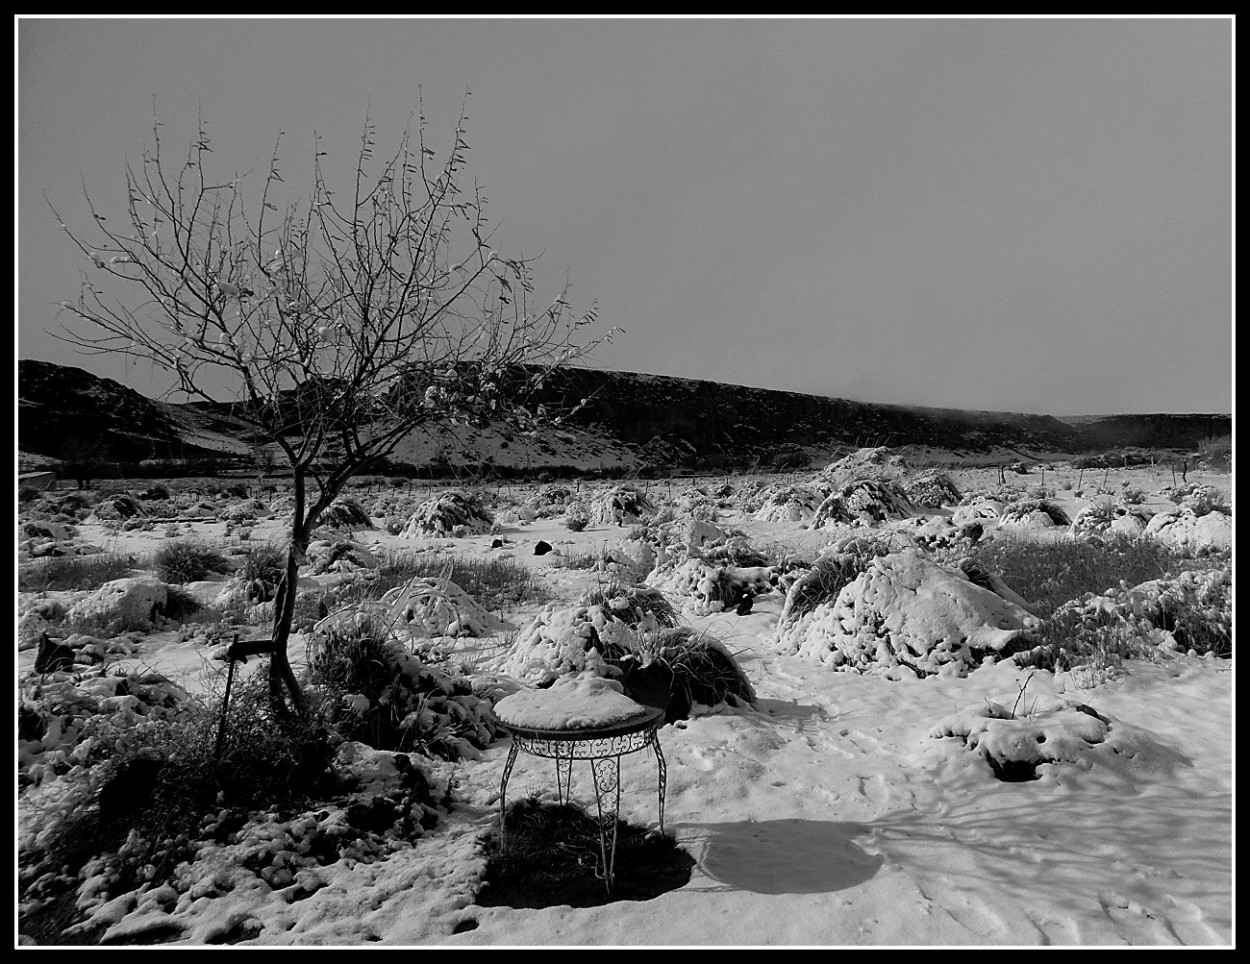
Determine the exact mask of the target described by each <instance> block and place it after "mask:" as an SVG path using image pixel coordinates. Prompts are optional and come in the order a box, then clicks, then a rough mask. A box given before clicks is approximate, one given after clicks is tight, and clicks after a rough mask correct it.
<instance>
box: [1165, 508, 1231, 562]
mask: <svg viewBox="0 0 1250 964" xmlns="http://www.w3.org/2000/svg"><path fill="white" fill-rule="evenodd" d="M1143 534H1144V535H1146V536H1148V537H1149V538H1151V539H1158V540H1159V541H1160V542H1162V543H1163V544H1164V545H1168V546H1171V547H1172V548H1174V549H1183V550H1188V551H1189V552H1209V551H1211V550H1219V549H1228V548H1229V547H1231V546H1232V544H1233V520H1232V517H1231V516H1229V515H1226V514H1225V513H1223V512H1221V511H1219V510H1218V509H1213V510H1212V511H1210V512H1207V513H1206V514H1205V515H1197V514H1196V513H1195V512H1194V510H1193V509H1191V508H1189V507H1188V506H1180V507H1178V508H1176V509H1168V510H1166V511H1164V512H1160V513H1159V514H1158V515H1156V516H1155V517H1154V518H1152V519H1151V520H1150V522H1149V523H1148V524H1147V526H1146V528H1145V530H1144V531H1143Z"/></svg>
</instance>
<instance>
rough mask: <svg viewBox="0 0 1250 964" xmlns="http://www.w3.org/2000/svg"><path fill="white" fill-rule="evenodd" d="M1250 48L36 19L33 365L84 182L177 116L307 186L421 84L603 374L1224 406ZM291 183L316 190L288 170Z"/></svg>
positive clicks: (30, 42)
mask: <svg viewBox="0 0 1250 964" xmlns="http://www.w3.org/2000/svg"><path fill="white" fill-rule="evenodd" d="M1232 31H1233V24H1232V21H1231V20H1230V19H1228V18H1218V19H1158V20H1093V19H1089V20H1086V19H1074V20H1059V19H1055V20H1051V19H1040V20H982V19H965V20H926V19H880V20H843V19H823V20H786V19H751V20H724V19H712V20H657V19H645V20H618V19H611V20H608V19H589V20H551V19H534V20H493V19H483V20H438V19H399V20H389V19H386V20H352V19H348V20H256V21H244V20H239V19H222V20H186V19H169V20H126V19H115V20H69V19H47V20H39V19H22V20H20V21H18V22H17V24H16V33H17V55H18V69H17V109H18V120H17V125H16V127H17V136H18V145H17V151H16V154H17V163H18V176H17V184H16V186H15V187H16V195H17V198H16V199H17V204H18V213H17V219H16V226H15V227H16V230H15V233H16V241H17V250H18V252H19V255H18V257H17V259H16V265H15V268H16V271H17V280H18V301H17V305H16V308H17V312H18V315H17V317H18V319H19V322H18V326H17V328H18V331H17V350H18V355H19V356H20V357H23V358H41V359H47V360H49V361H55V362H59V363H62V364H68V365H75V366H78V367H81V368H86V369H88V370H90V371H93V372H96V373H97V374H100V375H105V376H108V377H111V378H116V379H118V380H121V381H124V382H126V383H127V384H129V385H131V387H133V388H135V389H137V390H138V391H142V392H146V393H148V394H153V391H152V389H153V385H154V378H153V375H152V373H151V372H150V371H149V370H147V368H146V367H144V366H135V365H133V364H132V365H131V366H129V367H125V366H123V365H121V364H120V362H117V361H115V360H110V359H103V358H98V357H94V358H93V357H89V356H83V355H79V354H75V353H74V352H72V351H71V350H69V349H68V348H67V347H66V346H63V345H60V344H58V343H56V342H55V341H53V340H52V339H50V338H49V337H48V336H47V335H46V333H45V329H47V328H49V327H51V326H52V324H53V318H54V316H55V314H56V305H57V304H58V303H59V302H61V301H66V300H70V299H72V298H74V297H75V296H76V294H77V290H78V275H79V270H80V269H81V268H82V267H83V264H84V262H83V258H82V256H81V254H80V253H79V252H77V250H75V249H74V248H73V247H72V246H71V245H70V244H69V242H68V240H67V239H66V238H65V237H64V235H63V234H61V233H60V231H59V229H58V228H57V227H56V224H55V221H54V219H53V217H52V215H51V213H50V211H48V209H47V207H46V205H45V203H44V201H43V198H42V194H43V193H46V194H47V195H48V196H49V197H50V198H51V199H53V201H54V203H56V204H57V207H58V210H60V212H61V214H62V215H63V216H65V217H66V220H67V221H69V222H70V223H71V224H75V223H76V224H85V221H84V220H83V217H84V211H85V208H84V205H83V204H82V202H81V196H82V180H83V179H85V181H86V184H87V187H88V189H89V190H90V192H91V193H92V195H93V197H95V198H97V199H99V200H101V201H102V202H103V203H104V204H105V205H106V207H107V206H109V205H112V206H114V207H116V205H118V204H119V203H120V202H121V201H122V200H124V196H125V192H124V181H123V178H122V174H123V170H124V165H125V162H126V159H127V158H128V157H129V159H130V160H132V161H137V160H138V158H139V156H140V154H141V151H142V149H143V146H144V143H145V139H150V135H151V114H152V98H153V95H156V97H157V112H158V114H159V115H160V117H161V119H162V120H164V121H166V122H167V124H168V126H167V127H166V128H165V129H164V131H165V132H166V134H167V136H168V137H169V138H170V143H171V144H180V145H181V148H182V149H183V150H185V147H186V144H187V143H188V142H189V139H190V137H191V135H192V134H193V133H194V127H193V126H192V127H190V128H185V127H180V125H186V124H190V125H194V122H195V116H196V112H197V110H202V112H203V114H204V117H205V118H206V120H207V122H208V129H209V133H210V134H211V136H212V137H213V147H214V150H215V152H216V153H215V157H216V159H217V160H218V161H219V162H220V163H222V164H223V165H224V166H232V167H234V168H237V169H247V168H249V167H251V166H252V165H253V164H255V165H256V167H257V168H258V169H259V172H260V173H261V174H263V173H264V165H265V163H266V162H267V161H268V157H269V152H270V150H271V148H272V146H273V141H274V138H275V136H276V135H277V133H278V131H280V130H281V131H285V132H286V133H287V136H286V138H285V139H284V145H285V146H284V151H283V153H284V156H285V157H286V159H287V164H288V172H290V171H296V172H298V170H299V169H300V165H301V164H306V162H307V161H308V160H309V159H310V157H311V154H312V150H313V148H312V137H313V132H314V131H316V132H317V133H319V134H320V135H321V137H322V140H323V143H324V144H326V145H329V147H330V149H331V151H332V152H333V151H334V150H340V151H341V153H343V154H344V155H349V154H351V152H352V151H354V149H355V147H356V146H357V144H358V140H359V134H360V129H361V125H362V123H363V121H364V117H365V112H366V109H367V110H368V111H369V113H370V114H371V115H372V116H373V118H374V119H375V121H376V122H377V125H378V132H379V144H380V147H381V148H386V147H387V146H391V147H393V146H394V144H395V143H396V142H397V139H398V137H399V134H400V132H401V130H402V128H403V126H404V123H405V122H406V120H407V118H408V115H409V113H415V112H416V110H417V92H418V85H420V88H421V93H422V95H423V98H424V107H425V114H426V116H427V117H428V118H429V121H430V127H429V134H430V136H431V139H432V142H433V146H434V147H435V148H438V149H440V153H443V148H445V145H446V144H447V143H448V141H449V134H450V130H451V128H452V127H454V126H455V120H456V117H457V115H458V112H459V109H460V105H461V101H462V99H463V95H464V92H465V91H466V90H471V91H472V95H471V96H470V97H469V99H468V104H469V108H468V112H469V116H470V119H469V122H468V124H467V125H466V127H467V132H468V133H467V139H468V142H469V144H470V145H471V148H472V149H471V151H470V153H469V160H470V170H471V172H472V173H473V175H474V176H476V178H477V179H478V180H479V182H480V183H481V184H482V185H483V187H484V189H485V191H486V193H487V195H488V197H489V198H490V201H491V204H490V210H491V211H492V212H493V217H494V218H495V220H496V222H502V224H501V227H500V235H499V237H500V246H501V247H502V248H504V249H507V250H510V251H513V252H515V251H517V250H520V251H522V252H524V253H525V254H526V255H531V254H538V253H539V252H541V253H542V257H541V259H540V261H539V270H538V280H539V293H540V294H542V293H547V292H549V293H550V294H552V295H554V293H555V291H556V290H557V289H558V286H559V285H560V284H561V282H562V281H563V280H564V277H565V275H566V273H571V276H572V279H573V284H574V289H573V304H574V307H575V308H577V309H579V310H582V309H584V308H586V307H589V305H590V303H591V302H592V301H597V302H598V304H599V309H600V318H601V320H602V323H603V325H604V326H608V325H615V326H619V327H620V328H623V329H624V330H625V334H624V335H622V336H620V337H619V338H618V339H617V340H616V341H615V343H614V344H613V345H611V346H608V347H605V348H604V349H602V350H601V351H600V352H599V353H598V354H597V356H596V360H595V362H596V364H597V365H598V366H599V367H603V368H608V369H617V370H622V371H642V372H652V373H656V374H667V375H677V376H682V377H689V378H706V379H712V380H715V381H722V382H730V383H736V384H743V385H754V386H760V387H764V388H776V389H784V390H789V391H799V392H808V393H811V394H815V395H828V396H835V397H841V398H851V399H857V400H863V401H876V402H893V403H902V404H921V405H933V406H946V407H954V408H967V409H992V410H1003V411H1022V412H1039V413H1050V414H1076V413H1088V414H1094V413H1112V412H1189V411H1198V412H1227V411H1230V410H1231V407H1232V392H1233V388H1232V356H1233V352H1232V342H1233V326H1232V290H1233V286H1232V213H1231V212H1232V200H1231V187H1232V106H1231V90H1232V63H1233V61H1232V42H1231V41H1232ZM288 181H290V178H288Z"/></svg>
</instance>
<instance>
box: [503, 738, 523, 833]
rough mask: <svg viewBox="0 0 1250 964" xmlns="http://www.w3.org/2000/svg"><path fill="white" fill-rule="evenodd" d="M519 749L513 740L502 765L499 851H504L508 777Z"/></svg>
mask: <svg viewBox="0 0 1250 964" xmlns="http://www.w3.org/2000/svg"><path fill="white" fill-rule="evenodd" d="M519 751H520V747H519V746H518V744H517V741H516V739H515V738H514V739H513V740H512V742H511V743H510V744H509V745H508V759H507V760H505V761H504V765H503V779H502V780H501V781H500V782H499V849H500V851H502V850H503V849H504V817H505V813H504V807H505V803H506V801H507V799H508V777H509V776H510V775H511V774H512V766H513V764H515V763H516V757H517V753H518V752H519Z"/></svg>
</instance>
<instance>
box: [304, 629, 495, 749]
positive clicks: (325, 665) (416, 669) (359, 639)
mask: <svg viewBox="0 0 1250 964" xmlns="http://www.w3.org/2000/svg"><path fill="white" fill-rule="evenodd" d="M309 680H310V683H311V684H312V686H313V687H315V688H317V689H318V690H319V691H320V692H321V693H323V694H324V697H325V699H326V707H327V712H328V719H329V721H330V722H331V723H332V724H333V725H334V726H335V727H337V728H338V729H339V731H340V732H342V733H343V735H344V736H345V737H346V738H347V739H349V740H358V741H360V742H362V743H365V744H368V745H369V746H372V747H374V748H376V749H380V750H403V751H408V750H412V751H415V752H417V753H421V754H423V755H426V756H432V757H439V758H441V759H444V760H458V759H460V757H461V756H462V755H464V753H466V752H469V751H468V749H467V747H476V748H478V749H481V748H484V747H485V746H487V745H488V744H489V743H490V741H491V739H492V738H493V736H494V729H493V723H492V722H491V720H490V715H489V711H490V703H489V702H488V701H487V700H484V699H480V698H479V697H476V696H474V695H472V688H471V686H470V684H469V682H468V680H467V679H464V678H462V677H461V678H455V677H450V676H448V675H447V674H445V673H442V672H440V671H438V670H436V669H432V668H430V667H428V666H426V665H425V664H423V663H422V662H421V660H419V659H418V658H417V657H415V656H413V655H411V654H409V653H407V652H405V651H404V648H403V647H402V646H401V645H399V643H397V642H396V641H395V640H394V639H393V638H392V637H391V630H390V626H389V625H388V624H387V623H386V622H385V621H384V620H383V619H381V618H379V617H377V616H370V615H363V614H362V615H361V616H360V617H359V618H358V619H356V620H355V621H354V622H347V623H339V624H336V625H334V626H331V627H329V628H328V629H326V630H324V631H322V632H319V633H317V635H316V637H315V638H314V641H313V643H312V645H311V646H310V657H309Z"/></svg>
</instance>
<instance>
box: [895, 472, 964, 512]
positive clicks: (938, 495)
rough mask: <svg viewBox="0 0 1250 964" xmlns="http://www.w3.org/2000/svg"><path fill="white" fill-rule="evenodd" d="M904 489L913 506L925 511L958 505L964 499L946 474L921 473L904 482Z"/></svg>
mask: <svg viewBox="0 0 1250 964" xmlns="http://www.w3.org/2000/svg"><path fill="white" fill-rule="evenodd" d="M902 488H903V495H904V496H906V497H907V500H908V501H909V502H910V503H911V504H912V505H914V506H918V507H921V508H925V509H939V508H941V507H942V506H947V505H958V504H959V500H960V499H961V498H962V496H961V494H960V492H959V489H958V488H956V487H955V483H954V482H953V481H951V477H950V476H949V475H947V474H946V473H945V472H938V471H928V472H921V473H920V474H919V475H915V476H912V477H911V478H909V479H907V480H906V481H905V482H903V483H902Z"/></svg>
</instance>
